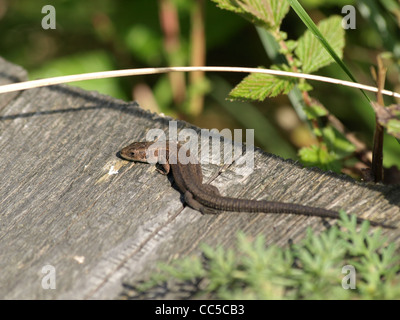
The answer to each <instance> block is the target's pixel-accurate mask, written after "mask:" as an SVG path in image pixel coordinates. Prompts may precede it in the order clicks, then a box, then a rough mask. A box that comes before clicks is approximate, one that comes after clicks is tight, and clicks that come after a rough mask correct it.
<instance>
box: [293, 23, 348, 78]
mask: <svg viewBox="0 0 400 320" xmlns="http://www.w3.org/2000/svg"><path fill="white" fill-rule="evenodd" d="M341 22H342V18H341V17H339V16H332V17H330V18H328V19H325V20H323V21H321V22H320V23H319V25H318V26H319V31H320V32H321V34H322V35H323V37H325V39H326V41H327V42H328V43H329V44H330V45H331V46H332V49H333V50H334V51H335V52H336V54H337V55H338V57H339V58H342V56H343V48H344V44H345V39H344V30H343V28H342V25H341ZM295 53H296V55H297V56H298V58H299V59H300V60H301V62H302V63H303V65H302V71H303V72H304V73H311V72H314V71H316V70H318V69H320V68H322V67H325V66H327V65H329V64H331V63H332V62H334V60H333V58H332V57H331V55H330V54H329V53H328V52H327V51H326V50H325V49H324V48H323V46H322V44H321V42H320V40H319V39H318V38H316V37H315V36H314V34H313V33H312V32H311V31H310V30H307V31H306V32H305V33H304V35H303V36H302V37H301V38H300V39H299V42H298V45H297V48H296V50H295Z"/></svg>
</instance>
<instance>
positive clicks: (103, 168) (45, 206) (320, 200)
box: [0, 60, 400, 299]
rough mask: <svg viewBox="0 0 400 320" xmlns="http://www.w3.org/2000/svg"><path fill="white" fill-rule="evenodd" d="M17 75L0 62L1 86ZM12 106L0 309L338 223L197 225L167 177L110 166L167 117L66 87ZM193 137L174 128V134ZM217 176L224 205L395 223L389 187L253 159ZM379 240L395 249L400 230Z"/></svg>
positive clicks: (5, 111) (2, 202) (213, 221)
mask: <svg viewBox="0 0 400 320" xmlns="http://www.w3.org/2000/svg"><path fill="white" fill-rule="evenodd" d="M4 74H6V75H7V76H4ZM21 74H22V75H23V72H22V73H21V69H20V68H18V67H15V66H12V65H10V64H7V63H6V62H4V61H3V60H0V83H2V81H9V80H10V79H13V78H12V77H13V76H15V77H17V78H18V79H21ZM10 77H11V78H10ZM4 78H5V79H4ZM7 79H8V80H7ZM8 99H9V100H8V101H7V104H6V105H4V106H3V108H2V109H1V113H0V124H1V127H0V128H1V135H0V150H1V151H2V152H1V155H2V156H1V160H0V170H1V177H2V179H1V182H0V210H1V213H0V270H1V274H0V297H2V298H6V299H14V298H19V299H25V298H42V299H55V298H74V299H109V298H115V297H117V296H118V295H119V294H120V292H121V291H122V283H125V282H126V283H133V282H134V281H136V280H139V279H143V278H144V277H146V276H147V275H148V274H149V272H151V271H152V270H154V268H155V264H156V262H157V261H168V260H171V259H175V258H178V257H183V256H186V255H188V254H194V253H197V252H198V244H199V243H201V242H206V243H208V244H212V245H225V246H230V245H232V244H233V243H234V239H235V235H236V233H237V231H238V230H244V231H245V232H246V233H247V234H249V235H256V234H259V233H263V234H264V235H265V236H266V241H267V243H277V244H279V245H285V244H286V243H287V242H288V240H289V239H292V240H293V241H297V240H299V239H300V238H301V237H303V236H304V234H305V229H306V228H307V227H308V226H311V227H313V228H314V229H316V230H322V229H324V228H325V227H326V226H324V224H332V223H334V222H332V221H325V222H323V221H322V219H319V218H314V217H313V218H311V217H304V216H294V215H274V214H245V213H223V214H220V215H205V216H203V215H201V214H200V213H199V212H197V211H194V210H192V209H190V208H184V207H183V205H182V200H181V196H180V193H179V192H178V191H177V190H175V189H174V188H172V187H171V181H172V180H171V179H170V178H169V179H167V178H166V177H165V176H163V175H160V174H159V173H158V172H157V171H156V170H155V168H154V167H153V166H150V165H147V164H132V163H130V162H127V161H123V160H121V159H119V158H118V157H117V156H116V153H117V151H118V150H120V148H121V147H123V146H125V145H126V144H127V143H129V142H131V141H135V140H144V137H145V135H146V132H147V131H148V130H149V129H151V128H161V129H163V130H166V129H167V128H168V124H169V121H170V120H171V119H170V118H165V117H160V116H157V115H154V114H151V113H149V112H146V111H143V110H142V109H141V108H139V106H138V105H137V104H136V103H126V102H123V101H119V100H116V99H113V98H110V97H107V96H104V95H100V94H98V93H95V92H87V91H83V90H81V89H78V88H74V87H71V86H53V87H47V88H41V89H33V90H29V91H25V92H22V93H19V94H16V95H13V96H12V97H11V98H8ZM1 101H3V96H2V97H1ZM189 126H190V125H189V124H187V123H184V122H179V127H180V128H183V127H189ZM220 168H221V166H217V165H211V164H210V165H203V170H204V174H205V176H206V180H208V179H211V178H212V177H216V178H212V181H211V182H212V184H214V185H215V186H217V187H218V188H219V189H220V191H221V193H222V194H224V195H230V196H238V197H243V198H252V199H271V200H272V199H273V200H278V201H287V202H296V203H302V204H308V205H313V206H320V207H327V208H334V209H339V208H344V209H346V210H348V211H350V212H355V213H357V214H359V215H360V216H363V217H365V218H371V219H375V220H386V221H391V222H396V221H398V220H399V214H400V210H399V204H400V188H398V187H396V186H392V187H387V186H375V185H370V184H363V183H358V182H354V181H353V180H351V179H350V178H346V177H343V176H339V175H335V174H332V173H323V172H321V171H319V170H310V169H305V168H302V167H301V166H299V165H297V164H295V163H293V162H291V161H284V160H282V159H280V158H278V157H275V156H273V155H269V154H266V153H263V152H262V151H260V150H256V154H255V169H254V171H253V172H251V171H249V170H247V169H246V168H241V167H238V166H236V165H232V166H229V167H228V168H227V169H226V170H225V171H223V172H222V173H219V171H220ZM115 171H118V173H116V174H114V173H115ZM385 233H386V234H388V235H389V236H390V238H391V239H392V240H393V241H396V242H398V241H399V231H398V230H394V231H389V230H385ZM46 265H51V266H54V268H55V271H56V289H55V290H51V289H49V290H45V289H43V288H42V279H43V276H44V274H43V273H42V268H43V267H44V266H46Z"/></svg>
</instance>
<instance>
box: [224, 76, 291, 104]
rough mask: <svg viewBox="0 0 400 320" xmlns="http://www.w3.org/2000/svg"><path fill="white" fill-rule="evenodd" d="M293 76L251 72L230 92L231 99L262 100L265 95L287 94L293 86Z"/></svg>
mask: <svg viewBox="0 0 400 320" xmlns="http://www.w3.org/2000/svg"><path fill="white" fill-rule="evenodd" d="M294 84H295V81H294V80H293V78H287V77H276V76H274V75H269V74H260V73H252V74H250V75H248V76H247V77H246V78H244V79H243V80H242V81H241V82H240V83H239V84H238V85H237V86H236V87H235V88H234V89H233V90H232V91H231V92H230V93H229V97H230V98H231V99H236V100H240V99H245V100H256V101H263V100H264V99H265V98H267V97H276V96H277V95H279V94H282V93H283V94H287V93H289V91H290V90H291V89H292V88H293V86H294Z"/></svg>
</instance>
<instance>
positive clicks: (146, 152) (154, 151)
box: [119, 142, 160, 163]
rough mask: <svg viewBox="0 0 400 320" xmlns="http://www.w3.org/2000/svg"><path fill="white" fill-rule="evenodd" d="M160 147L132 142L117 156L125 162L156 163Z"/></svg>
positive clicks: (153, 144)
mask: <svg viewBox="0 0 400 320" xmlns="http://www.w3.org/2000/svg"><path fill="white" fill-rule="evenodd" d="M159 148H160V146H159V145H157V143H154V142H133V143H131V144H130V145H129V146H126V147H125V148H123V149H122V150H121V151H120V152H119V154H120V156H121V157H122V158H124V159H125V160H131V161H139V162H148V163H156V162H158V160H159V159H158V157H159Z"/></svg>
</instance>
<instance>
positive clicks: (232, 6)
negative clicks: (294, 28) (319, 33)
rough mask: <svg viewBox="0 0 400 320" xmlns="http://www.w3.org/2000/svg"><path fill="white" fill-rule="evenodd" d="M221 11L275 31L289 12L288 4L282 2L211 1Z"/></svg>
mask: <svg viewBox="0 0 400 320" xmlns="http://www.w3.org/2000/svg"><path fill="white" fill-rule="evenodd" d="M212 1H213V2H215V3H216V4H217V5H218V7H220V8H221V9H225V10H229V11H232V12H235V13H238V14H241V15H243V16H244V17H245V18H246V19H247V20H250V21H251V22H252V23H255V24H258V25H263V26H265V27H267V29H269V30H274V31H277V30H278V29H279V26H280V25H281V22H282V20H283V18H284V17H285V15H286V14H287V13H288V11H289V8H290V6H289V3H288V2H287V1H282V0H212Z"/></svg>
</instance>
